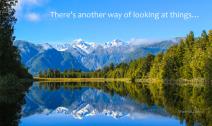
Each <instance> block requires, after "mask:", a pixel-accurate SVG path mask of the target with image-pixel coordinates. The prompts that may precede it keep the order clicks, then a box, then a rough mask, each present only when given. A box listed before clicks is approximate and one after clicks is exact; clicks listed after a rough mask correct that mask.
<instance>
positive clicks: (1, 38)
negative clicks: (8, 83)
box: [0, 0, 30, 77]
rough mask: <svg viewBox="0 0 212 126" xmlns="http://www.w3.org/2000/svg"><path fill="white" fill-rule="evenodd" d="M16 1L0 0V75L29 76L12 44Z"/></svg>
mask: <svg viewBox="0 0 212 126" xmlns="http://www.w3.org/2000/svg"><path fill="white" fill-rule="evenodd" d="M16 3H17V0H0V76H3V75H7V74H15V75H17V76H19V77H29V76H30V75H29V74H28V72H27V70H26V69H25V68H24V67H23V66H22V64H21V61H20V55H19V52H18V49H17V48H16V47H15V46H14V45H13V41H14V39H15V37H14V36H13V33H14V25H15V23H16V18H15V9H14V7H15V5H16Z"/></svg>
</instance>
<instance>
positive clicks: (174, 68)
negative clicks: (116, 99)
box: [39, 30, 212, 81]
mask: <svg viewBox="0 0 212 126" xmlns="http://www.w3.org/2000/svg"><path fill="white" fill-rule="evenodd" d="M211 47H212V30H209V31H208V33H207V32H206V31H203V32H202V34H201V36H200V37H195V36H194V33H193V32H192V31H191V32H190V33H189V34H188V35H187V36H186V37H185V38H183V39H182V40H181V41H180V42H179V43H178V44H175V45H173V46H172V47H170V48H169V49H168V50H167V51H166V52H161V53H159V54H158V55H156V56H154V55H151V54H148V55H147V56H146V57H143V58H139V59H137V60H133V61H131V62H129V63H121V64H118V65H114V64H111V65H110V66H107V67H104V68H103V69H100V70H97V71H92V72H81V71H74V70H66V71H64V72H60V71H58V70H48V71H44V72H40V73H39V77H45V78H46V77H47V78H92V77H93V78H131V79H133V80H134V79H151V78H154V79H160V80H177V79H188V80H191V79H204V80H209V81H211V80H210V78H212V48H211Z"/></svg>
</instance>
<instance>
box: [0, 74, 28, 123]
mask: <svg viewBox="0 0 212 126" xmlns="http://www.w3.org/2000/svg"><path fill="white" fill-rule="evenodd" d="M31 84H32V83H31V82H27V81H25V80H18V78H16V77H15V76H13V75H9V76H7V77H1V78H0V124H1V126H18V124H19V120H20V118H21V109H22V105H23V104H24V96H25V92H26V91H27V90H28V88H29V87H30V86H31Z"/></svg>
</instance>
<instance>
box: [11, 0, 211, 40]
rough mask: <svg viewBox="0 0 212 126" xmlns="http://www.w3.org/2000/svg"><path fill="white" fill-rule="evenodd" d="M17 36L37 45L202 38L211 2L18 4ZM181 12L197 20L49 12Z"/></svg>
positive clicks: (36, 0) (34, 0) (41, 0)
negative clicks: (68, 15) (191, 33)
mask: <svg viewBox="0 0 212 126" xmlns="http://www.w3.org/2000/svg"><path fill="white" fill-rule="evenodd" d="M19 2H20V3H19V5H18V6H17V8H16V9H17V14H16V16H17V18H18V21H17V24H16V26H15V36H16V39H18V40H27V41H31V42H34V43H44V42H48V43H53V42H54V43H55V42H56V43H60V42H70V41H72V40H74V39H78V38H82V39H84V40H85V41H90V42H91V41H92V42H99V43H101V42H107V41H111V40H113V39H120V40H123V41H129V40H131V39H133V38H134V39H140V38H142V39H169V38H173V37H180V36H185V35H186V34H187V33H188V32H189V31H191V30H192V31H194V32H195V34H196V35H199V34H200V33H201V31H202V30H203V29H205V30H209V29H212V16H211V12H212V7H211V5H212V1H211V0H201V1H200V0H184V1H183V0H181V1H180V0H170V1H168V0H104V1H103V0H89V1H87V0H19ZM52 11H56V12H58V13H60V12H61V13H62V12H63V13H69V12H71V11H72V12H75V13H80V12H94V11H95V12H106V13H112V12H118V13H125V12H126V13H127V12H139V13H141V12H152V13H153V12H154V13H163V12H168V13H170V12H182V13H192V15H193V16H198V18H191V19H188V20H184V19H183V18H167V19H160V20H154V19H151V18H150V19H135V18H128V19H124V18H122V19H120V20H118V19H108V18H104V19H71V18H69V19H68V18H56V19H55V18H52V17H51V16H50V12H52Z"/></svg>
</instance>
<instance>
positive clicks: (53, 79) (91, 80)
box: [34, 77, 131, 82]
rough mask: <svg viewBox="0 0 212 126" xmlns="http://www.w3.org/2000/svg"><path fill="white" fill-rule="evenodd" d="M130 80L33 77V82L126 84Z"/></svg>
mask: <svg viewBox="0 0 212 126" xmlns="http://www.w3.org/2000/svg"><path fill="white" fill-rule="evenodd" d="M130 80H131V79H130V78H39V77H34V81H39V82H113V81H120V82H128V81H130Z"/></svg>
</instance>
